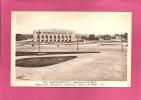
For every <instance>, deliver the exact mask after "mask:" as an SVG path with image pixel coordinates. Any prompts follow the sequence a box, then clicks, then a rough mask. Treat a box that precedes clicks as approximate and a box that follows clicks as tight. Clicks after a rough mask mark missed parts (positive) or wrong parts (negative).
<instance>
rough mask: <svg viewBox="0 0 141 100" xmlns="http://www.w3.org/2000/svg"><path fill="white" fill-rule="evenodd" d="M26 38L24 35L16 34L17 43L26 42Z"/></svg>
mask: <svg viewBox="0 0 141 100" xmlns="http://www.w3.org/2000/svg"><path fill="white" fill-rule="evenodd" d="M24 39H25V38H24V36H23V35H22V34H16V41H21V40H24Z"/></svg>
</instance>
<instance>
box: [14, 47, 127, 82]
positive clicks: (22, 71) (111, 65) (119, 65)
mask: <svg viewBox="0 0 141 100" xmlns="http://www.w3.org/2000/svg"><path fill="white" fill-rule="evenodd" d="M120 49H121V48H120V47H119V48H113V49H111V48H110V49H108V48H107V49H102V48H101V49H100V50H101V53H84V54H60V55H44V56H40V57H49V56H68V55H72V56H77V58H75V59H72V60H68V61H65V62H62V63H59V64H55V65H51V66H45V67H36V68H26V67H18V66H16V76H17V80H26V81H28V80H30V81H44V80H46V81H48V80H52V81H53V80H54V81H59V80H61V81H68V80H69V81H74V80H75V81H112V80H113V81H122V80H126V77H127V76H126V75H127V52H126V51H124V52H121V50H120ZM29 57H38V56H18V57H17V58H16V59H21V58H29Z"/></svg>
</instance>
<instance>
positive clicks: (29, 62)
mask: <svg viewBox="0 0 141 100" xmlns="http://www.w3.org/2000/svg"><path fill="white" fill-rule="evenodd" d="M74 58H76V56H55V57H36V58H23V59H18V60H16V66H18V67H44V66H50V65H54V64H58V63H61V62H64V61H67V60H71V59H74Z"/></svg>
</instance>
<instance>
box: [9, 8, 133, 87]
mask: <svg viewBox="0 0 141 100" xmlns="http://www.w3.org/2000/svg"><path fill="white" fill-rule="evenodd" d="M131 22H132V13H131V12H51V11H50V12H49V11H44V12H40V11H38V12H37V11H36V12H35V11H34V12H32V11H13V12H12V13H11V37H12V39H11V85H12V86H34V87H130V86H131V34H132V33H131V31H132V28H131V27H132V23H131Z"/></svg>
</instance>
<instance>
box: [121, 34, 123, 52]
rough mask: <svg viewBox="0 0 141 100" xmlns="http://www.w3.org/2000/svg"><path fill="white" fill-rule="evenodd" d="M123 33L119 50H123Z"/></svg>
mask: <svg viewBox="0 0 141 100" xmlns="http://www.w3.org/2000/svg"><path fill="white" fill-rule="evenodd" d="M122 37H123V35H121V51H122V52H123V39H122Z"/></svg>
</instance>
